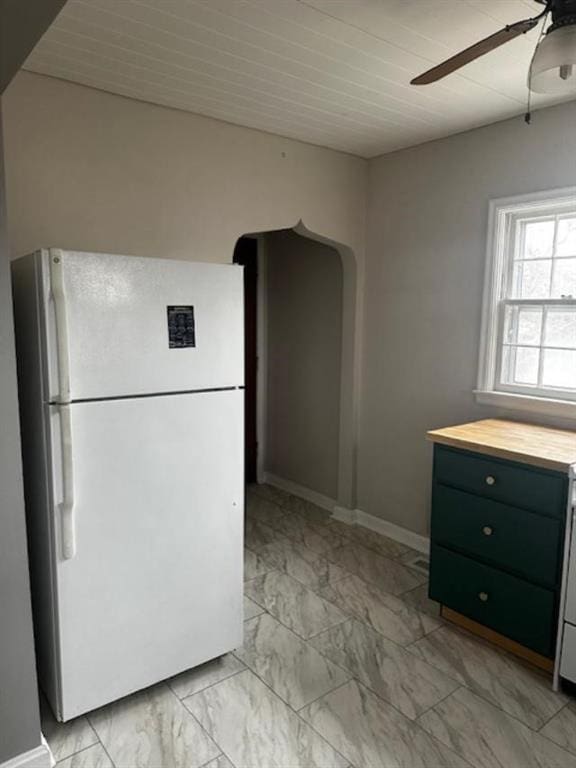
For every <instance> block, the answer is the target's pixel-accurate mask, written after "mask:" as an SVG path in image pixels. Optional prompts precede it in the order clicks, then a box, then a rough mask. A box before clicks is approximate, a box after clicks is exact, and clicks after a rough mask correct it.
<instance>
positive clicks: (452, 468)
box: [434, 445, 568, 517]
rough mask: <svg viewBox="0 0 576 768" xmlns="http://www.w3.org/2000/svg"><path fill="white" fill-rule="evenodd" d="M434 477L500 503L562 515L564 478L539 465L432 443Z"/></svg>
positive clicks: (565, 487) (564, 508)
mask: <svg viewBox="0 0 576 768" xmlns="http://www.w3.org/2000/svg"><path fill="white" fill-rule="evenodd" d="M434 479H435V480H436V481H437V482H440V483H443V484H445V485H451V486H454V487H456V488H461V489H462V490H464V491H470V492H471V493H475V494H477V495H480V496H485V497H486V498H489V499H494V500H495V501H500V502H502V503H503V504H511V505H513V506H516V507H522V508H524V509H530V510H532V511H533V512H540V513H542V514H546V515H554V516H555V517H562V516H564V514H565V513H566V494H567V489H568V481H567V478H566V477H564V476H563V475H559V474H555V473H554V472H550V471H547V470H543V469H535V468H533V467H526V466H524V465H520V464H514V463H513V462H510V461H502V460H499V459H492V458H489V457H485V456H481V455H480V454H477V453H467V452H466V451H458V450H453V449H451V448H445V447H444V446H440V445H439V446H436V447H435V450H434Z"/></svg>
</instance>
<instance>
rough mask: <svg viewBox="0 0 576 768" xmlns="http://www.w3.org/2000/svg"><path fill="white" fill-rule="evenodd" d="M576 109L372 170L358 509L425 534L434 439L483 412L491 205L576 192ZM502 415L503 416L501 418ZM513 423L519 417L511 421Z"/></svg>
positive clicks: (427, 147)
mask: <svg viewBox="0 0 576 768" xmlns="http://www.w3.org/2000/svg"><path fill="white" fill-rule="evenodd" d="M575 125H576V104H575V103H570V104H565V105H562V106H559V107H553V108H551V109H547V110H543V111H541V112H537V113H536V114H535V115H534V117H533V123H532V125H531V126H526V125H525V124H524V122H523V120H522V118H516V119H514V120H508V121H506V122H503V123H498V124H495V125H492V126H489V127H487V128H481V129H478V130H475V131H471V132H469V133H464V134H460V135H458V136H453V137H450V138H447V139H443V140H441V141H436V142H432V143H429V144H424V145H422V146H420V147H415V148H412V149H407V150H404V151H402V152H397V153H394V154H391V155H387V156H383V157H381V158H379V159H377V160H375V161H372V162H371V164H370V171H369V175H370V181H369V193H368V194H369V212H368V246H367V248H368V257H367V271H366V296H365V300H366V316H365V348H364V360H365V365H364V370H363V394H362V418H361V428H360V440H359V477H358V506H359V507H360V508H361V509H363V510H364V511H366V512H369V513H371V514H373V515H378V516H380V517H383V518H386V519H387V520H390V521H392V522H394V523H397V524H398V525H402V526H404V527H406V528H409V529H412V530H414V531H417V532H419V533H425V532H427V530H428V511H429V488H430V474H431V456H432V452H431V447H430V446H429V445H428V444H427V443H426V442H425V440H424V435H425V432H426V430H427V429H430V428H433V427H442V426H446V425H449V424H455V423H457V422H463V421H467V420H472V419H478V418H483V417H486V416H489V415H493V414H494V413H496V411H493V410H492V411H490V410H489V409H487V408H481V407H478V406H476V405H475V403H474V398H473V394H472V390H473V389H474V387H475V383H476V375H477V364H478V347H479V335H480V315H481V302H482V288H483V275H484V260H485V249H486V228H487V217H488V201H489V199H490V198H492V197H502V196H507V195H515V194H523V193H528V192H534V191H537V190H543V189H549V188H554V187H562V186H571V185H574V184H576V130H575ZM499 415H501V414H499ZM514 418H516V419H522V418H523V414H522V413H521V412H519V411H517V412H515V414H514Z"/></svg>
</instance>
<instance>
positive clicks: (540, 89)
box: [529, 24, 576, 94]
mask: <svg viewBox="0 0 576 768" xmlns="http://www.w3.org/2000/svg"><path fill="white" fill-rule="evenodd" d="M529 85H530V89H531V90H532V91H534V92H535V93H556V94H563V93H576V25H574V24H570V25H568V26H565V27H559V28H558V29H553V30H551V31H550V32H548V34H547V35H546V37H545V38H544V39H543V40H542V41H541V42H540V43H539V44H538V47H537V48H536V52H535V54H534V59H533V61H532V77H531V78H530V79H529Z"/></svg>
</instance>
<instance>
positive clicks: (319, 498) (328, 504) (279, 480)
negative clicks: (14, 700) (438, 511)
mask: <svg viewBox="0 0 576 768" xmlns="http://www.w3.org/2000/svg"><path fill="white" fill-rule="evenodd" d="M263 480H264V482H265V483H268V485H273V486H275V487H276V488H280V490H282V491H288V493H292V494H294V496H300V498H301V499H306V501H311V502H312V504H316V506H318V507H322V509H327V510H328V512H332V510H333V509H334V507H335V506H336V501H335V500H334V499H331V498H329V497H328V496H324V494H322V493H318V491H313V490H311V489H310V488H306V487H305V486H303V485H298V483H294V482H292V480H285V479H284V478H283V477H278V476H277V475H273V474H272V473H271V472H264V478H263ZM0 768H1V766H0Z"/></svg>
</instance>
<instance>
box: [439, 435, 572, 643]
mask: <svg viewBox="0 0 576 768" xmlns="http://www.w3.org/2000/svg"><path fill="white" fill-rule="evenodd" d="M567 493H568V478H567V476H566V475H563V474H562V473H561V472H555V471H552V470H548V469H541V468H537V467H532V466H529V465H524V464H519V463H517V462H512V461H507V460H504V459H497V458H492V457H489V456H485V455H481V454H475V453H471V452H469V451H463V450H459V449H456V448H452V447H447V446H443V445H435V447H434V476H433V490H432V521H431V542H432V546H431V557H430V597H431V598H432V599H434V600H436V601H438V602H439V603H441V604H442V605H444V606H446V607H448V608H451V609H453V610H454V611H457V612H458V613H460V614H463V615H464V616H467V617H468V618H470V619H473V620H474V621H476V622H479V623H480V624H483V625H484V626H486V627H489V628H490V629H493V630H495V631H496V632H498V633H500V634H502V635H505V636H506V637H509V638H511V639H512V640H515V641H516V642H518V643H520V644H521V645H523V646H525V647H526V648H530V649H532V650H533V651H536V652H537V653H540V654H542V655H544V656H547V657H552V656H553V653H554V640H555V632H556V624H557V612H558V598H559V589H560V574H561V563H562V542H563V540H564V518H565V514H566V503H567Z"/></svg>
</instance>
